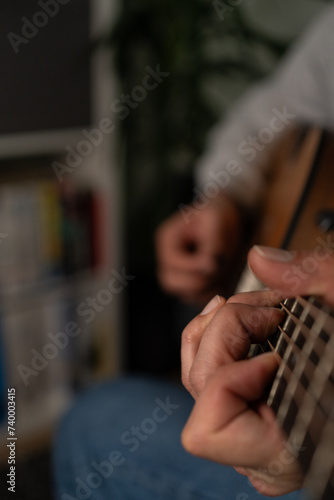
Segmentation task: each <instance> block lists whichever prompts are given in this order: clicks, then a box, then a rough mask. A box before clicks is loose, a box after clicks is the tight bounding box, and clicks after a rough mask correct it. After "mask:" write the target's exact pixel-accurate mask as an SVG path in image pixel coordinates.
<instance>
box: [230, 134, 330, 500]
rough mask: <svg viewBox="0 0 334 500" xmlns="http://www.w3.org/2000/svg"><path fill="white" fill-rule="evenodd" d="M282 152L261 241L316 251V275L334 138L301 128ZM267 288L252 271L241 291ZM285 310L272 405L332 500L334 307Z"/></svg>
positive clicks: (292, 304) (310, 262)
mask: <svg viewBox="0 0 334 500" xmlns="http://www.w3.org/2000/svg"><path fill="white" fill-rule="evenodd" d="M283 151H285V153H284V155H285V161H284V162H283V166H282V167H281V168H280V169H278V170H276V171H275V172H274V184H273V186H274V187H273V189H272V190H271V192H270V195H269V196H268V199H267V201H266V203H265V204H264V214H265V215H264V216H263V222H262V224H261V227H260V228H259V233H258V237H257V240H258V241H259V242H260V243H261V244H265V245H269V246H274V247H281V248H285V249H289V250H293V249H298V248H299V249H301V248H302V249H312V250H313V251H314V252H313V256H314V258H311V259H307V260H305V262H304V263H303V269H302V271H303V272H304V273H312V272H314V271H315V269H316V267H317V259H319V260H320V259H325V258H326V255H327V256H328V255H330V254H333V253H334V234H333V235H332V234H331V232H330V231H332V230H334V193H333V190H334V168H333V167H334V165H333V166H332V162H333V163H334V140H333V136H332V134H330V133H328V132H323V131H321V130H319V129H308V128H303V129H298V130H294V131H293V132H292V133H291V134H289V135H288V136H287V138H286V139H285V144H284V147H283V146H282V144H281V145H280V146H279V148H278V156H280V155H281V153H282V152H283ZM286 153H287V154H286ZM284 155H283V156H284ZM278 160H279V161H280V160H281V158H278ZM278 163H279V162H278ZM277 208H279V209H277ZM261 286H262V284H261V283H259V282H258V281H257V280H254V277H252V276H250V274H249V271H247V272H246V273H244V276H243V278H242V280H241V285H239V287H238V291H245V290H252V289H259V288H261ZM333 286H334V282H333ZM281 307H282V308H283V310H284V311H285V313H286V319H285V321H284V322H283V323H282V325H280V327H279V329H278V331H277V332H276V334H275V335H274V336H272V337H271V338H270V339H269V341H268V342H267V345H266V346H261V349H262V350H268V349H269V348H270V349H271V350H274V351H275V352H276V354H277V356H279V358H280V365H279V369H278V371H277V374H276V378H275V380H274V382H273V385H272V387H271V390H270V394H269V397H268V405H269V406H270V407H271V408H272V409H273V410H274V412H275V414H276V417H277V420H278V423H279V425H280V426H281V428H282V429H283V431H284V432H285V434H286V437H287V442H288V444H289V445H290V447H291V448H292V449H296V446H297V449H298V450H299V451H298V460H299V462H300V464H301V467H302V469H303V471H304V474H305V488H306V490H307V491H309V492H310V494H311V497H312V498H313V499H314V500H333V499H334V310H333V309H332V308H331V307H329V306H328V305H326V304H324V303H322V302H321V301H320V300H319V299H318V298H316V297H309V298H304V297H296V298H293V299H286V300H285V301H284V302H283V303H282V304H281ZM257 350H259V349H257ZM253 354H255V352H253ZM278 473H279V471H278Z"/></svg>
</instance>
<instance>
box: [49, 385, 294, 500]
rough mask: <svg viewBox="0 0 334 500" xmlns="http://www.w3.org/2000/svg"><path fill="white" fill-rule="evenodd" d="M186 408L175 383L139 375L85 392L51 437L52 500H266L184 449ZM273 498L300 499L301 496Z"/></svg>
mask: <svg viewBox="0 0 334 500" xmlns="http://www.w3.org/2000/svg"><path fill="white" fill-rule="evenodd" d="M192 404H193V400H192V398H191V397H190V396H189V395H188V393H187V392H186V391H185V390H184V389H183V388H182V387H181V386H178V385H173V384H170V383H166V382H163V381H159V380H155V379H149V378H143V377H124V378H120V379H116V380H114V381H111V382H108V383H104V384H101V385H97V386H95V387H93V388H92V389H90V390H88V391H87V392H86V393H84V394H83V395H82V396H81V397H80V398H79V399H78V400H77V401H76V403H75V404H74V406H73V407H72V409H71V410H70V411H69V412H68V413H67V415H66V416H65V417H64V419H63V420H62V422H61V424H60V426H59V429H58V433H57V435H56V440H55V447H54V470H55V486H56V500H74V499H76V500H84V499H88V498H90V499H91V500H257V499H258V500H262V499H264V498H268V497H264V496H262V495H260V494H259V493H257V492H256V491H255V489H254V488H253V487H252V486H251V485H250V483H249V482H248V480H247V478H245V477H243V476H240V475H239V474H237V473H236V472H235V471H234V470H233V469H232V468H230V467H224V466H221V465H218V464H215V463H212V462H210V461H207V460H203V459H200V458H197V457H193V456H191V455H190V454H188V453H187V452H186V451H184V449H183V448H182V446H181V444H180V433H181V430H182V428H183V425H184V423H185V422H186V420H187V417H188V415H189V413H190V411H191V408H192ZM208 411H209V409H208ZM279 498H282V499H283V498H284V499H285V500H297V499H299V500H301V499H302V495H301V494H300V493H298V492H296V493H291V494H289V495H286V496H284V497H279Z"/></svg>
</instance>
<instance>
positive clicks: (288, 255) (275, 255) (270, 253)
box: [253, 245, 296, 262]
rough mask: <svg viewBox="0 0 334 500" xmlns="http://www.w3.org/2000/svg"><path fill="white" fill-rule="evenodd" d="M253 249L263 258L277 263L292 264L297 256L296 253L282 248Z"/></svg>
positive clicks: (256, 247)
mask: <svg viewBox="0 0 334 500" xmlns="http://www.w3.org/2000/svg"><path fill="white" fill-rule="evenodd" d="M253 248H254V250H255V251H256V252H257V253H258V254H259V255H261V257H265V258H266V259H269V260H273V261H275V262H290V261H291V260H293V259H294V258H295V256H296V252H290V251H289V250H281V249H280V248H272V247H265V246H262V245H255V246H254V247H253Z"/></svg>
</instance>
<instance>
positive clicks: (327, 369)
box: [288, 337, 334, 500]
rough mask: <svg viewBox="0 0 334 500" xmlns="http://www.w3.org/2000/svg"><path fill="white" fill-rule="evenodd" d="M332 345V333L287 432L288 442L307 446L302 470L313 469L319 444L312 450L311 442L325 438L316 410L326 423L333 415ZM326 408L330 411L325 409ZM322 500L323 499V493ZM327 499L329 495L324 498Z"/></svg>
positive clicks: (333, 369)
mask: <svg viewBox="0 0 334 500" xmlns="http://www.w3.org/2000/svg"><path fill="white" fill-rule="evenodd" d="M333 346H334V337H332V338H331V339H330V341H329V342H328V344H327V345H326V348H325V350H324V353H323V356H322V358H321V361H320V363H319V364H318V365H317V366H316V368H315V372H314V376H313V378H312V380H311V383H310V385H309V391H308V392H307V393H305V397H304V400H303V403H302V405H301V406H300V407H299V412H298V414H297V416H296V419H295V424H294V426H293V428H292V430H291V432H290V435H289V439H288V440H289V442H290V443H293V442H297V443H302V444H303V446H306V450H304V452H303V454H302V455H301V457H300V461H301V465H302V467H303V469H304V471H305V472H307V470H308V469H309V468H310V470H311V469H312V467H313V469H314V465H312V464H313V462H314V453H316V451H317V450H318V445H317V446H316V448H315V450H313V444H314V442H315V443H319V441H320V442H322V441H323V439H324V438H323V432H324V428H325V425H322V426H321V420H320V417H319V412H321V413H322V414H323V415H324V417H325V422H326V425H327V424H328V421H329V420H330V419H333V401H334V388H333V384H332V381H331V378H333V374H334V368H333ZM330 361H331V363H330ZM328 410H329V412H330V413H328ZM319 421H320V425H319ZM332 423H333V421H332ZM310 433H311V434H312V436H310ZM332 439H333V437H332ZM332 444H333V443H332ZM333 449H334V447H333V446H332V452H333ZM312 455H313V457H312ZM310 457H311V465H310ZM310 474H311V472H310ZM312 474H313V480H314V478H316V479H317V480H318V477H317V475H314V473H312ZM328 477H329V476H328ZM327 481H328V478H327ZM324 486H325V484H324ZM317 498H318V497H317ZM319 498H321V497H319ZM322 500H325V497H324V499H322ZM326 500H329V499H327V498H326Z"/></svg>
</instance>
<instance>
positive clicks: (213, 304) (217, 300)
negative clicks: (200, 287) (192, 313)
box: [200, 295, 221, 316]
mask: <svg viewBox="0 0 334 500" xmlns="http://www.w3.org/2000/svg"><path fill="white" fill-rule="evenodd" d="M220 301H221V299H220V297H219V295H215V296H214V297H213V299H211V300H210V302H208V303H207V305H206V306H205V307H204V309H203V311H202V312H201V314H200V316H204V315H205V314H209V313H210V312H211V311H213V310H214V309H215V308H216V307H217V306H218V304H219V303H220Z"/></svg>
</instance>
